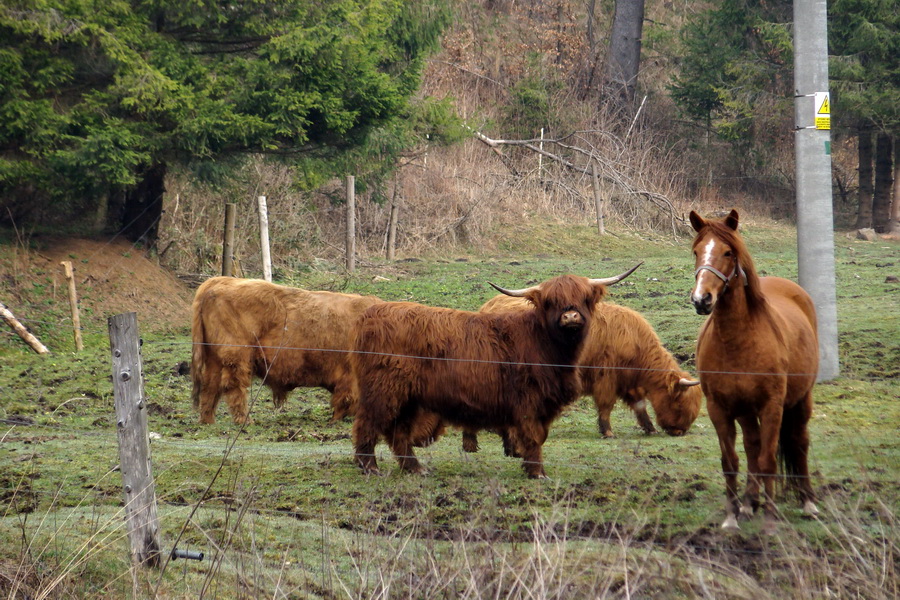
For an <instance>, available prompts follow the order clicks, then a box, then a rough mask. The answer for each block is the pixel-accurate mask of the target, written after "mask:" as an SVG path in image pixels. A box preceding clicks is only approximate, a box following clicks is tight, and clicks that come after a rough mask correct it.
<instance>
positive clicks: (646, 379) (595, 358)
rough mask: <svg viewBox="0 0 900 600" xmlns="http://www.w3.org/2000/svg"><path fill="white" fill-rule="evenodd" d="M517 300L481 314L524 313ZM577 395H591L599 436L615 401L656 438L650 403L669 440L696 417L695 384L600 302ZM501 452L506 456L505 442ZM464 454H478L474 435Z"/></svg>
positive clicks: (642, 328)
mask: <svg viewBox="0 0 900 600" xmlns="http://www.w3.org/2000/svg"><path fill="white" fill-rule="evenodd" d="M529 309H531V305H530V304H528V303H527V302H525V301H523V300H521V299H520V298H511V297H509V296H504V295H499V296H495V297H493V298H491V299H490V300H488V301H487V302H485V303H484V305H483V306H482V307H481V309H480V310H481V311H482V312H492V313H496V312H502V311H506V310H529ZM578 364H579V365H581V367H582V368H581V369H579V376H580V382H581V393H582V395H591V396H593V398H594V404H595V405H596V406H597V421H598V425H599V428H600V434H601V435H603V436H604V437H613V432H612V428H611V427H610V423H609V416H610V413H611V412H612V409H613V407H614V406H615V402H616V398H617V397H618V398H622V399H623V400H624V401H625V403H626V404H627V405H628V406H629V407H630V408H631V409H632V410H633V411H634V413H635V417H636V418H637V422H638V425H640V426H641V428H642V429H643V430H644V431H645V432H646V433H656V429H655V428H654V427H653V422H652V421H651V420H650V416H649V415H648V414H647V408H646V403H645V399H648V400H650V404H652V405H653V410H654V412H655V413H656V422H657V424H659V426H660V427H661V428H662V429H663V430H664V431H665V432H666V433H668V434H669V435H683V434H684V433H686V432H687V430H688V429H690V427H691V425H692V424H693V422H694V420H695V419H696V418H697V415H698V414H699V413H700V404H701V402H702V398H703V397H702V394H701V392H700V389H699V388H698V387H696V386H697V385H698V384H699V383H700V382H699V381H693V380H691V379H690V375H689V374H688V373H687V372H685V371H682V370H681V369H680V368H679V366H678V363H677V362H675V359H674V358H673V357H672V355H671V354H670V353H669V351H668V350H666V349H665V348H664V347H663V345H662V342H660V340H659V336H657V335H656V332H655V331H654V330H653V327H651V325H650V323H648V322H647V321H646V320H645V319H644V317H642V316H641V315H640V314H639V313H637V312H635V311H633V310H631V309H630V308H626V307H624V306H618V305H616V304H607V303H605V302H601V303H599V304H598V305H597V308H596V309H595V310H594V318H593V320H592V321H591V327H590V330H589V332H588V338H587V340H586V341H585V343H584V348H582V350H581V356H580V357H579V359H578ZM603 367H605V368H603ZM504 442H505V443H504V447H505V449H506V450H507V453H509V452H510V450H511V449H510V448H509V445H508V441H507V440H505V439H504ZM463 449H464V450H466V451H467V452H475V451H477V450H478V439H477V437H476V435H475V432H474V431H465V432H464V433H463Z"/></svg>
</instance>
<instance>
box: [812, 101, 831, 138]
mask: <svg viewBox="0 0 900 600" xmlns="http://www.w3.org/2000/svg"><path fill="white" fill-rule="evenodd" d="M815 107H816V115H815V119H816V129H831V96H830V95H829V93H828V92H816V104H815Z"/></svg>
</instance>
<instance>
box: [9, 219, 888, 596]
mask: <svg viewBox="0 0 900 600" xmlns="http://www.w3.org/2000/svg"><path fill="white" fill-rule="evenodd" d="M744 236H745V239H746V241H747V244H748V247H749V249H750V251H751V253H752V254H753V256H754V260H755V262H756V265H757V268H758V269H759V270H760V271H761V272H762V273H763V274H768V275H777V276H783V277H788V278H792V279H796V277H797V272H796V249H795V241H794V240H795V232H794V231H793V229H792V228H790V227H788V226H785V225H781V224H777V223H772V222H771V221H763V222H760V223H754V222H752V221H751V222H750V223H747V224H745V228H744ZM836 244H837V256H836V260H837V265H836V266H837V274H838V286H837V294H838V311H839V313H838V319H839V331H840V341H839V351H840V360H841V372H842V375H841V377H840V378H838V379H837V380H835V381H831V382H828V383H823V384H820V385H818V386H817V388H816V390H815V402H816V409H815V414H814V416H813V420H812V423H811V438H812V447H811V469H812V472H813V476H814V488H815V490H816V492H817V494H818V495H819V505H820V509H821V510H822V515H821V518H820V519H818V520H806V519H804V518H802V517H801V514H800V510H799V506H798V505H797V502H796V500H795V499H793V498H784V497H780V498H779V508H780V509H781V510H782V522H781V523H780V527H779V532H778V534H777V535H775V536H772V537H767V536H763V535H761V534H760V525H761V522H760V519H755V520H752V521H749V522H746V523H743V524H742V530H741V532H740V533H738V534H726V533H722V532H721V531H720V530H719V528H718V524H719V523H720V522H721V519H722V516H723V514H724V484H723V479H722V475H721V473H720V466H719V451H718V443H717V440H716V436H715V434H714V432H713V430H712V427H711V426H710V423H709V420H708V418H707V416H706V413H705V411H703V412H701V415H700V417H699V418H698V419H697V421H696V423H695V424H694V426H693V428H692V429H691V430H690V432H689V433H688V434H687V435H686V436H684V437H680V438H673V437H668V436H665V435H654V436H647V435H644V434H643V433H642V432H641V431H640V430H639V429H638V427H637V425H636V423H635V421H634V419H633V417H632V416H631V414H630V412H629V411H627V409H625V408H624V405H621V406H619V407H617V408H616V410H615V411H614V413H613V423H612V425H613V430H614V431H615V432H616V434H617V435H616V437H615V438H614V439H607V440H605V439H601V438H600V437H599V435H598V433H597V425H596V414H595V412H594V409H593V405H592V403H591V402H590V401H588V400H580V401H579V402H577V403H576V404H575V405H573V406H572V407H571V409H570V410H568V411H566V413H565V414H564V415H563V416H562V417H561V418H560V419H559V420H558V421H557V422H556V424H555V425H554V427H553V428H552V429H551V431H550V436H549V439H548V440H547V443H546V444H545V446H544V458H545V461H546V465H545V466H546V469H547V473H548V475H549V477H550V479H549V480H542V481H534V480H529V479H527V478H526V477H525V476H524V473H523V472H522V469H521V465H520V462H521V461H519V460H515V459H509V458H505V457H504V456H503V451H502V448H501V445H500V441H499V438H497V437H496V436H492V435H489V434H486V433H485V434H482V436H481V442H482V449H481V451H480V452H479V453H477V454H471V455H470V454H464V453H463V452H462V451H461V444H460V441H461V437H460V434H459V433H458V432H456V431H452V432H450V433H449V434H448V435H446V436H445V437H444V438H442V439H441V440H440V441H438V442H437V443H436V444H434V445H432V446H431V447H429V448H427V449H424V450H421V451H419V452H418V455H419V457H420V459H421V460H422V462H423V463H424V464H425V466H426V467H427V468H428V470H429V473H428V474H427V475H426V476H421V477H419V476H410V475H406V474H403V473H400V472H399V470H398V469H397V467H396V462H395V461H394V459H393V457H392V456H391V455H390V452H389V451H388V449H387V447H386V446H384V445H383V444H381V445H379V446H378V450H377V451H378V453H379V462H380V464H381V467H382V472H383V476H381V477H364V476H362V475H361V474H360V473H359V471H358V468H357V467H356V466H355V465H354V463H353V461H352V445H351V440H350V425H351V424H350V422H349V420H347V421H343V422H338V423H329V417H330V409H329V406H328V395H327V393H326V392H325V391H324V390H298V391H296V392H294V393H292V394H291V397H290V399H289V401H288V403H287V405H286V407H285V409H284V410H282V411H280V412H276V411H275V410H274V409H273V407H272V405H271V402H270V393H269V392H268V390H266V389H260V387H259V386H258V384H256V385H254V388H253V390H252V394H251V395H252V397H253V399H254V405H253V409H252V416H253V419H254V422H253V424H252V425H250V426H248V427H246V429H244V430H243V431H240V430H239V429H238V428H237V427H236V426H234V425H233V424H232V423H231V419H230V418H229V417H228V415H227V412H226V411H225V408H224V406H220V410H219V414H218V416H219V420H218V422H217V423H216V424H215V425H211V426H201V425H199V424H198V422H197V415H196V414H195V413H194V412H193V409H192V407H191V403H190V380H189V377H185V376H183V375H178V374H177V371H176V365H177V364H178V363H179V362H181V361H187V360H189V358H190V348H191V346H190V335H189V324H188V323H187V322H184V323H176V324H173V326H172V327H171V328H167V329H161V330H155V329H154V330H145V331H142V337H143V340H144V344H143V360H144V379H145V389H146V396H147V398H148V400H149V405H148V409H149V419H150V429H151V431H152V432H153V433H152V438H153V441H152V444H151V450H152V458H153V470H154V475H155V478H156V491H157V496H158V499H159V503H160V508H159V512H160V526H161V539H162V544H163V551H164V553H166V554H167V553H168V552H169V551H170V550H171V549H172V546H173V544H174V543H175V542H176V539H177V540H178V541H177V544H178V547H179V548H183V549H191V550H199V551H202V552H204V555H205V556H204V560H203V561H200V562H195V561H181V560H179V561H174V562H170V563H168V565H167V566H166V568H165V570H164V572H163V573H162V574H160V571H158V570H132V569H130V562H129V558H128V545H127V541H126V539H125V535H126V534H125V530H124V525H123V520H122V508H121V505H122V490H121V485H122V482H121V476H120V474H119V473H118V472H117V471H116V470H115V467H116V465H117V464H118V454H117V452H118V451H117V445H116V433H115V415H114V409H113V396H112V386H111V383H110V372H111V363H110V357H109V342H108V338H107V337H106V323H105V316H106V315H97V316H96V318H93V319H92V318H90V317H89V318H88V320H87V321H86V322H85V323H84V327H85V344H86V348H85V350H84V351H83V352H80V353H77V354H76V353H74V352H72V347H71V344H72V343H71V341H70V340H69V335H70V334H68V333H67V332H66V331H64V330H62V328H60V327H58V326H53V325H50V324H48V325H45V326H41V325H40V324H38V325H36V326H35V327H34V329H36V331H37V332H38V333H39V335H40V336H41V338H42V339H44V340H45V342H48V344H49V342H53V346H54V347H56V348H60V347H62V348H67V350H66V351H58V352H55V353H53V354H52V355H50V356H43V357H40V356H36V355H33V354H31V353H27V352H26V351H25V350H23V349H22V348H23V346H22V345H21V344H20V342H18V341H17V339H15V338H11V337H6V338H3V340H2V344H0V393H2V396H0V424H2V428H0V595H5V596H6V597H9V598H20V597H34V598H41V597H46V598H69V597H72V598H81V597H92V598H103V597H105V598H121V597H135V598H143V597H153V596H154V594H155V595H157V596H158V597H161V598H197V597H212V598H282V597H284V598H557V597H559V598H563V597H565V598H580V597H611V598H619V597H622V598H650V597H653V598H695V597H709V598H765V597H773V598H826V597H828V598H850V597H853V598H856V597H862V598H895V597H898V596H900V577H898V575H900V527H898V523H897V514H898V505H900V478H898V475H900V439H898V427H900V398H898V395H900V394H898V391H900V285H898V284H896V283H888V282H886V276H888V275H896V274H897V272H898V270H900V264H898V263H900V261H898V260H897V257H898V245H897V243H896V242H874V243H872V242H860V241H856V240H852V239H850V238H848V237H846V236H844V235H842V234H839V235H838V236H837V239H836ZM689 246H690V242H689V238H687V237H685V238H683V239H680V240H677V241H676V240H672V239H671V238H668V239H667V238H662V237H661V238H659V239H647V238H645V237H637V236H636V235H631V234H628V233H622V234H619V235H616V236H613V235H610V236H606V237H605V238H602V239H600V238H597V237H596V236H595V235H594V233H593V231H592V230H591V229H590V228H588V227H583V228H578V227H572V226H563V225H544V226H542V227H536V228H529V229H527V230H524V229H523V230H522V231H520V232H510V233H508V234H507V237H506V239H505V240H504V241H503V242H502V243H501V244H500V246H499V250H498V251H497V252H496V253H494V254H492V255H490V256H483V255H467V254H458V255H453V256H442V257H434V256H433V257H421V258H417V259H407V260H400V261H398V262H396V263H394V264H391V265H387V264H381V263H378V262H377V261H372V262H366V263H364V266H362V267H361V268H359V269H358V271H357V272H356V273H354V274H352V275H346V274H338V273H339V270H338V269H336V268H335V269H329V268H327V265H326V266H322V265H319V266H317V267H316V268H312V267H311V268H310V269H308V270H307V271H305V272H297V273H295V274H294V275H293V277H292V279H291V280H290V281H285V282H283V283H287V284H290V285H297V286H300V287H305V288H308V289H330V290H335V291H347V292H358V293H364V294H374V295H377V296H379V297H381V298H383V299H386V300H413V301H417V302H422V303H425V304H429V305H436V306H448V307H453V308H461V309H469V310H474V309H477V307H478V306H480V305H481V304H482V303H483V302H484V301H485V300H487V299H488V298H489V297H491V296H492V295H493V292H492V290H491V288H489V286H487V284H486V281H493V282H495V283H497V284H499V285H502V286H505V287H511V288H514V287H523V286H526V285H530V284H532V283H536V282H539V281H542V280H544V279H547V278H549V277H551V276H554V275H558V274H561V273H567V272H571V273H577V274H581V275H588V276H595V277H602V276H608V275H612V274H615V273H618V272H621V271H623V270H625V269H626V268H627V267H630V266H631V265H633V264H634V263H635V262H637V261H639V260H644V261H645V264H644V266H643V267H641V269H640V270H638V271H637V272H636V273H635V274H634V275H632V277H631V278H630V279H629V280H628V281H627V282H623V283H622V284H619V285H617V286H615V287H613V288H611V289H610V292H611V296H610V298H609V300H610V301H612V302H615V303H618V304H623V305H626V306H629V307H631V308H634V309H636V310H638V311H640V312H641V313H642V314H644V316H645V317H646V318H647V319H648V321H650V323H651V324H652V325H653V326H654V327H655V328H656V330H657V332H658V333H659V335H660V337H661V338H662V340H663V342H664V343H665V345H666V346H667V347H668V348H669V349H670V350H671V351H672V352H673V353H674V354H675V355H676V357H678V358H679V359H680V360H682V361H683V364H684V366H685V368H687V369H688V370H692V369H693V366H694V365H693V349H694V344H695V341H696V333H697V330H698V329H699V327H700V325H701V324H702V321H703V317H700V316H698V315H696V314H695V312H694V311H693V309H692V307H691V306H690V303H689V301H688V294H689V290H690V287H691V285H692V268H693V262H692V260H691V258H690V248H689ZM7 250H8V249H7ZM373 263H374V264H373ZM49 310H51V309H49V308H48V311H49ZM138 319H139V320H140V312H139V313H138ZM49 321H50V319H48V322H49ZM741 456H742V461H743V453H742V452H741ZM196 507H199V508H197V510H196V511H195V512H194V511H193V509H194V508H196ZM179 536H180V537H179Z"/></svg>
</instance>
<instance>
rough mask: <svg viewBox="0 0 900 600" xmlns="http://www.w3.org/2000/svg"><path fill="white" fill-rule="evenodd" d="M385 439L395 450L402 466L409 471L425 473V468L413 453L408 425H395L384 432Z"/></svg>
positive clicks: (395, 454)
mask: <svg viewBox="0 0 900 600" xmlns="http://www.w3.org/2000/svg"><path fill="white" fill-rule="evenodd" d="M384 437H385V439H386V440H387V442H388V444H389V445H390V447H391V450H392V451H393V452H394V456H395V457H396V458H397V462H398V463H400V468H401V469H403V470H404V471H406V472H407V473H424V472H425V468H424V467H423V466H422V464H421V463H420V462H419V459H417V458H416V455H415V454H414V453H413V445H412V441H411V440H410V438H409V430H408V427H405V426H400V427H394V428H392V429H390V430H388V431H386V432H385V434H384Z"/></svg>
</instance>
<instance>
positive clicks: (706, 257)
mask: <svg viewBox="0 0 900 600" xmlns="http://www.w3.org/2000/svg"><path fill="white" fill-rule="evenodd" d="M715 247H716V238H710V239H709V241H708V242H706V246H705V247H704V248H703V260H702V262H701V263H700V264H701V265H708V264H709V261H711V260H712V256H713V248H715Z"/></svg>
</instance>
